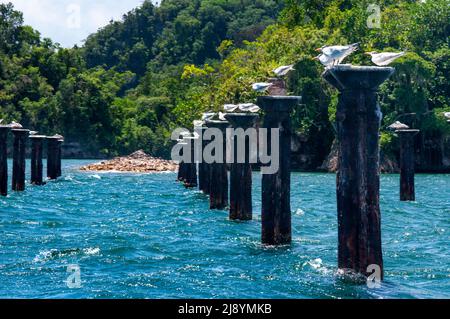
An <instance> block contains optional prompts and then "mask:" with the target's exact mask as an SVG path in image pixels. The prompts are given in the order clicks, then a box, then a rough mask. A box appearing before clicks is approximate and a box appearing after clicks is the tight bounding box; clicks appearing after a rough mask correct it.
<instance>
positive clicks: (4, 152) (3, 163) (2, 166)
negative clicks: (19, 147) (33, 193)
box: [0, 125, 10, 196]
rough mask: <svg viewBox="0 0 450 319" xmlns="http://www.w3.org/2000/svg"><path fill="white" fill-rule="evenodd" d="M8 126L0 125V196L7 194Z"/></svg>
mask: <svg viewBox="0 0 450 319" xmlns="http://www.w3.org/2000/svg"><path fill="white" fill-rule="evenodd" d="M9 130H10V127H9V126H7V125H0V196H7V195H8V132H9Z"/></svg>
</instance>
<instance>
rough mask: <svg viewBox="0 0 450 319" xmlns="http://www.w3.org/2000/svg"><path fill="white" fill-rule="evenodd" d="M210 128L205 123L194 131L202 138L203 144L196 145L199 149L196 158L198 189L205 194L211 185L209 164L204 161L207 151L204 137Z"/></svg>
mask: <svg viewBox="0 0 450 319" xmlns="http://www.w3.org/2000/svg"><path fill="white" fill-rule="evenodd" d="M207 129H208V128H207V127H206V125H205V124H204V123H203V125H202V126H196V127H195V129H194V131H195V133H196V134H197V135H198V136H199V137H201V139H200V140H201V143H197V144H198V145H196V146H197V147H198V149H196V153H197V154H196V158H197V160H198V188H199V190H200V191H202V192H203V193H204V194H207V193H209V183H208V179H209V170H208V166H207V165H208V164H207V163H205V161H204V159H203V151H204V150H205V147H206V145H207V141H205V140H204V139H203V138H202V137H203V133H204V132H205V131H206V130H207Z"/></svg>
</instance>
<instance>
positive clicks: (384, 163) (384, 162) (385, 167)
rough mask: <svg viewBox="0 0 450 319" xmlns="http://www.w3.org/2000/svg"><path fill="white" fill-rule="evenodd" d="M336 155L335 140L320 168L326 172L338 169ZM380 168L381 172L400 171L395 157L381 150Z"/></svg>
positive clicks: (336, 146)
mask: <svg viewBox="0 0 450 319" xmlns="http://www.w3.org/2000/svg"><path fill="white" fill-rule="evenodd" d="M338 156H339V148H338V142H337V140H335V141H334V142H333V146H332V147H331V152H330V155H328V158H327V159H326V160H325V162H324V163H323V165H322V166H321V167H320V170H323V171H327V172H333V173H334V172H337V170H338V162H339V161H338ZM380 170H381V172H382V173H398V172H400V168H399V166H398V163H397V160H396V159H395V158H391V157H390V156H387V155H386V154H384V153H383V152H382V153H381V154H380Z"/></svg>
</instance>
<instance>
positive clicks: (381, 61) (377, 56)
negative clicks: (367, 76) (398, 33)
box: [367, 51, 406, 66]
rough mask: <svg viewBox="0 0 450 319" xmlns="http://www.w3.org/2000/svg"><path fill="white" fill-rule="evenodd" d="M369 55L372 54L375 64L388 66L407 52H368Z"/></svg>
mask: <svg viewBox="0 0 450 319" xmlns="http://www.w3.org/2000/svg"><path fill="white" fill-rule="evenodd" d="M367 54H368V55H370V56H371V57H372V62H373V63H374V64H375V65H378V66H388V65H389V64H391V63H392V62H394V61H395V60H397V59H398V58H401V57H402V56H404V55H405V54H406V52H398V53H395V52H383V53H378V52H375V51H373V52H368V53H367Z"/></svg>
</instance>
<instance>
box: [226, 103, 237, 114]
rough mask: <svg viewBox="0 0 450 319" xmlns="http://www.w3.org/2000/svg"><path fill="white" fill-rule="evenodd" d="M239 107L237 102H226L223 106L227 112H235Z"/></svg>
mask: <svg viewBox="0 0 450 319" xmlns="http://www.w3.org/2000/svg"><path fill="white" fill-rule="evenodd" d="M238 108H239V107H238V106H237V105H235V104H225V105H224V106H223V109H224V110H225V112H234V111H236V110H237V109H238Z"/></svg>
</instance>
